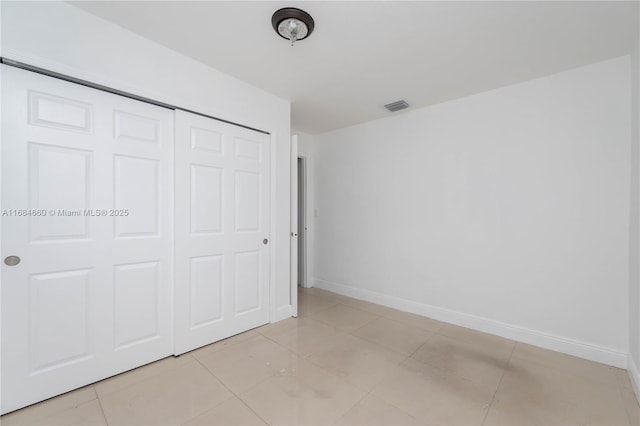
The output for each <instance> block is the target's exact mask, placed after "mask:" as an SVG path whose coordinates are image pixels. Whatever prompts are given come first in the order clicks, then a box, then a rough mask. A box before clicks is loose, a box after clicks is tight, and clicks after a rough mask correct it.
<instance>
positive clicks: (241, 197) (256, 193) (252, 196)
mask: <svg viewBox="0 0 640 426" xmlns="http://www.w3.org/2000/svg"><path fill="white" fill-rule="evenodd" d="M260 179H261V176H260V174H259V173H253V172H245V171H236V172H235V183H236V191H235V200H236V205H235V212H236V232H259V231H260V215H261V211H260V210H261V209H260V198H261V197H260V195H261V194H260V189H261V188H260Z"/></svg>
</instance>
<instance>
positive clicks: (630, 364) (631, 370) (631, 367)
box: [627, 355, 640, 404]
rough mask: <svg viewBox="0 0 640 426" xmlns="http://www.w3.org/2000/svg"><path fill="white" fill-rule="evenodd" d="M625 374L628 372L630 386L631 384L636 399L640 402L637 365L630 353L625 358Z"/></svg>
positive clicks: (639, 382)
mask: <svg viewBox="0 0 640 426" xmlns="http://www.w3.org/2000/svg"><path fill="white" fill-rule="evenodd" d="M627 374H629V379H631V386H633V391H634V392H635V394H636V399H637V400H638V403H639V404H640V370H638V366H637V365H636V363H635V362H634V361H633V358H632V357H631V355H629V358H628V360H627Z"/></svg>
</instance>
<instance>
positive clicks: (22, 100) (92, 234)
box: [1, 66, 173, 413]
mask: <svg viewBox="0 0 640 426" xmlns="http://www.w3.org/2000/svg"><path fill="white" fill-rule="evenodd" d="M2 107H3V109H2V259H3V263H2V366H1V376H2V407H1V410H2V412H3V413H5V412H9V411H12V410H15V409H17V408H20V407H23V406H25V405H28V404H31V403H34V402H37V401H41V400H43V399H46V398H48V397H51V396H54V395H57V394H60V393H63V392H66V391H69V390H71V389H74V388H77V387H80V386H83V385H86V384H88V383H92V382H95V381H97V380H100V379H103V378H105V377H108V376H111V375H114V374H117V373H120V372H122V371H126V370H128V369H131V368H134V367H136V366H139V365H142V364H145V363H148V362H151V361H154V360H156V359H159V358H162V357H165V356H167V355H169V354H171V353H172V346H173V341H172V326H171V324H172V318H171V297H172V295H171V276H172V263H171V241H172V238H171V237H172V236H171V233H172V228H171V224H172V218H171V209H170V199H169V197H170V194H171V191H172V181H171V179H170V178H171V155H172V143H173V112H172V111H170V110H167V109H164V108H160V107H156V106H152V105H148V104H145V103H142V102H137V101H133V100H131V99H127V98H123V97H119V96H116V95H112V94H108V93H104V92H101V91H97V90H94V89H89V88H87V87H84V86H80V85H76V84H72V83H68V82H65V81H61V80H57V79H53V78H50V77H45V76H42V75H39V74H35V73H31V72H28V71H23V70H19V69H15V68H11V67H6V66H3V70H2ZM8 256H18V257H19V258H20V259H21V261H20V263H18V264H17V265H14V266H9V265H7V264H5V262H4V260H5V258H7V257H8Z"/></svg>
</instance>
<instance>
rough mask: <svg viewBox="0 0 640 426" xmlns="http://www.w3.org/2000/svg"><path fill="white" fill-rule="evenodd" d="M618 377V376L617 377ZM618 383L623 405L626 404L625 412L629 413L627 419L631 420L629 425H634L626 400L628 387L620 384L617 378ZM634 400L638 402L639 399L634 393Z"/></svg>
mask: <svg viewBox="0 0 640 426" xmlns="http://www.w3.org/2000/svg"><path fill="white" fill-rule="evenodd" d="M616 379H617V377H616ZM616 383H617V384H618V393H619V394H620V398H621V399H622V405H623V406H624V412H625V414H626V415H627V421H628V422H629V425H632V424H633V423H631V413H630V412H629V409H628V408H627V401H625V397H624V392H625V390H626V388H623V387H622V385H621V384H620V382H619V380H616ZM634 400H635V402H636V404H637V400H636V399H635V395H634Z"/></svg>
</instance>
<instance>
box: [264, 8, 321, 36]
mask: <svg viewBox="0 0 640 426" xmlns="http://www.w3.org/2000/svg"><path fill="white" fill-rule="evenodd" d="M285 19H298V20H300V21H302V22H304V24H305V25H306V26H307V35H306V36H304V37H303V38H300V39H298V40H304V39H305V38H307V37H309V36H310V35H311V33H312V32H313V27H314V26H315V22H314V21H313V18H312V17H311V15H309V14H308V13H307V12H305V11H304V10H301V9H298V8H296V7H283V8H282V9H279V10H276V11H275V12H274V13H273V16H272V17H271V25H272V26H273V29H274V30H275V32H276V34H278V35H279V36H280V37H282V38H284V39H285V40H289V39H288V38H287V37H285V36H283V35H282V34H280V32H279V31H278V25H280V23H281V22H282V21H284V20H285Z"/></svg>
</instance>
